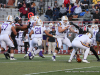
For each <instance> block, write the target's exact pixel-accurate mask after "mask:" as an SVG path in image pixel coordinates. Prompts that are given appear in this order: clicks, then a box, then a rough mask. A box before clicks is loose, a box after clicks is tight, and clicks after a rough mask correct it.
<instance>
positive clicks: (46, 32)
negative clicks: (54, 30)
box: [44, 30, 53, 37]
mask: <svg viewBox="0 0 100 75" xmlns="http://www.w3.org/2000/svg"><path fill="white" fill-rule="evenodd" d="M44 32H45V34H46V35H48V36H50V37H53V35H51V34H49V33H48V31H47V30H45V31H44Z"/></svg>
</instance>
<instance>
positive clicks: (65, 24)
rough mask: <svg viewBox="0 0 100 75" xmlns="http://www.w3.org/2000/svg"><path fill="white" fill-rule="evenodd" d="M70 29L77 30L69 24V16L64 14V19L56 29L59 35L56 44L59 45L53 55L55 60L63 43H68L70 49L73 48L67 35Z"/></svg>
mask: <svg viewBox="0 0 100 75" xmlns="http://www.w3.org/2000/svg"><path fill="white" fill-rule="evenodd" d="M68 29H69V30H70V31H72V32H75V31H74V30H73V29H72V27H71V26H70V24H69V21H68V17H67V16H63V17H62V21H60V22H59V23H58V28H57V30H56V35H57V39H56V45H57V47H56V49H55V52H54V53H53V56H52V60H53V61H56V60H55V59H56V54H57V53H58V51H59V49H61V46H62V44H65V45H67V46H68V47H69V50H72V49H73V47H72V45H71V42H70V40H69V39H68V38H67V37H66V33H67V31H68Z"/></svg>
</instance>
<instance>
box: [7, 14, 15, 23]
mask: <svg viewBox="0 0 100 75" xmlns="http://www.w3.org/2000/svg"><path fill="white" fill-rule="evenodd" d="M6 21H11V22H13V21H14V20H13V17H12V16H11V15H8V16H7V18H6Z"/></svg>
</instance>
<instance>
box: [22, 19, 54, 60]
mask: <svg viewBox="0 0 100 75" xmlns="http://www.w3.org/2000/svg"><path fill="white" fill-rule="evenodd" d="M42 25H43V22H42V21H41V20H40V19H39V20H38V22H37V25H36V26H34V27H33V28H32V30H31V32H30V34H29V37H30V40H32V41H31V42H30V47H29V49H28V52H27V54H26V55H25V56H24V58H26V57H27V56H28V55H29V59H32V58H33V57H34V54H33V51H32V49H33V48H34V47H36V45H37V47H38V50H36V54H37V53H39V52H40V51H41V52H40V53H39V55H40V56H43V55H42V36H43V32H45V33H46V35H48V36H51V37H55V36H53V35H51V34H49V33H48V31H47V30H46V29H45V27H43V26H42ZM32 34H34V38H31V35H32Z"/></svg>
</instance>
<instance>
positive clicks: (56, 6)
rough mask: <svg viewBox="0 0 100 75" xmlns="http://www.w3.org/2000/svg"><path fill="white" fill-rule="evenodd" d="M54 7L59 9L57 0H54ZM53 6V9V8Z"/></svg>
mask: <svg viewBox="0 0 100 75" xmlns="http://www.w3.org/2000/svg"><path fill="white" fill-rule="evenodd" d="M54 8H57V9H58V11H59V9H60V8H59V4H58V2H57V0H55V2H54ZM54 8H53V10H54Z"/></svg>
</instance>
